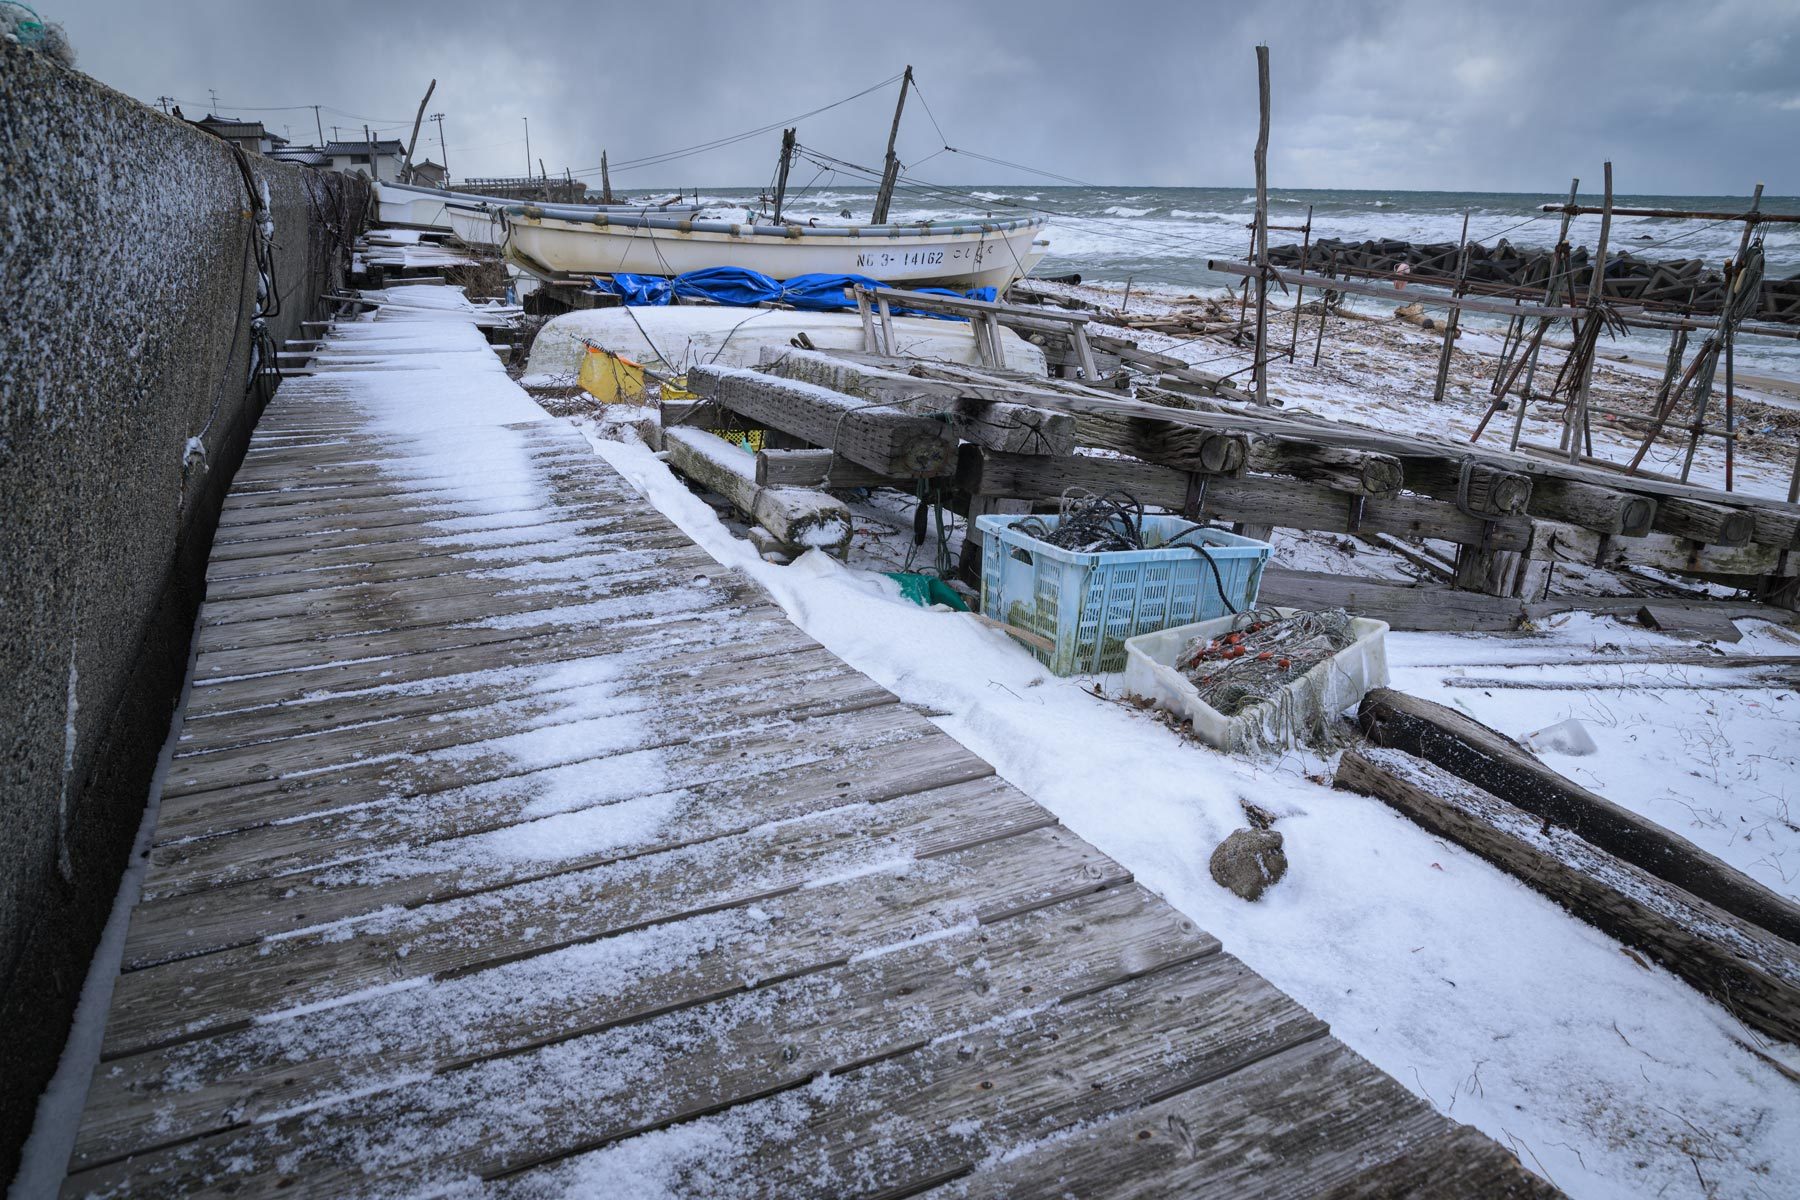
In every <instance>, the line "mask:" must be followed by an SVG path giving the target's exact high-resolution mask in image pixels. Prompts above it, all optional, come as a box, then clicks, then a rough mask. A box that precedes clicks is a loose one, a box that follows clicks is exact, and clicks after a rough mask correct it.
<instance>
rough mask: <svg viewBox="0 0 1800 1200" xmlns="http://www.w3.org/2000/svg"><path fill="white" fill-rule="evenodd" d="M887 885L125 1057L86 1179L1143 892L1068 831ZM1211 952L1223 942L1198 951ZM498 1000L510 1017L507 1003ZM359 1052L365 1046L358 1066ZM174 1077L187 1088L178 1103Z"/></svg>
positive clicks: (105, 1089) (89, 1122)
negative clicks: (475, 1065) (261, 1127)
mask: <svg viewBox="0 0 1800 1200" xmlns="http://www.w3.org/2000/svg"><path fill="white" fill-rule="evenodd" d="M878 878H879V882H880V887H881V894H882V897H883V902H882V903H880V904H870V903H868V902H867V896H868V892H867V889H868V887H869V877H866V876H865V877H858V878H852V879H846V880H842V881H838V882H834V883H827V884H825V885H824V886H821V887H816V888H806V889H802V890H800V891H796V892H793V893H790V894H789V895H787V896H785V897H784V898H783V899H782V900H781V902H780V903H779V904H770V905H764V906H756V905H738V906H735V907H731V908H726V909H722V910H718V911H716V912H710V913H704V914H701V915H697V916H692V917H688V918H685V919H683V920H679V921H672V922H668V923H666V924H663V925H658V926H652V927H650V928H648V929H645V930H641V931H638V932H636V933H628V934H622V935H619V936H618V937H615V938H611V939H604V940H602V941H599V942H596V943H592V944H589V945H584V946H577V947H571V948H567V949H564V950H559V951H552V952H550V953H548V954H543V955H537V956H533V957H531V958H526V959H522V960H519V961H516V962H512V963H507V964H503V965H501V966H498V967H494V968H491V969H490V970H487V971H481V972H475V973H472V974H468V975H463V976H460V977H457V978H454V979H448V980H443V981H440V982H437V983H436V984H434V985H433V986H431V987H428V988H423V989H419V988H415V989H409V990H406V991H402V992H398V993H393V994H388V995H383V996H381V997H378V998H373V997H372V998H368V999H364V1000H361V1001H352V1002H350V1003H349V1004H346V1005H342V1006H339V1007H336V1008H333V1009H328V1010H324V1011H321V1012H311V1013H298V1014H295V1015H293V1016H291V1017H288V1018H286V1019H283V1020H281V1021H278V1022H274V1023H262V1024H256V1025H251V1026H248V1027H247V1028H244V1029H240V1030H237V1031H235V1032H231V1033H225V1034H221V1035H219V1036H218V1037H216V1038H211V1039H208V1040H206V1041H203V1042H188V1043H183V1044H181V1045H177V1046H170V1047H165V1048H163V1049H160V1050H153V1051H148V1052H146V1053H144V1054H138V1055H132V1056H130V1057H127V1058H122V1059H116V1060H114V1061H113V1062H112V1063H110V1064H109V1065H108V1067H107V1068H106V1069H104V1070H102V1071H98V1072H96V1073H95V1076H94V1081H93V1084H92V1087H91V1088H90V1092H89V1100H88V1108H87V1112H86V1114H85V1117H84V1120H83V1123H82V1128H81V1134H80V1139H79V1141H78V1142H77V1144H76V1147H75V1153H74V1156H73V1158H72V1160H71V1165H72V1167H73V1168H74V1169H76V1170H84V1169H89V1168H92V1167H96V1166H100V1165H102V1164H104V1163H107V1162H110V1161H113V1160H115V1159H117V1158H119V1157H121V1156H123V1155H125V1154H131V1153H142V1152H144V1151H147V1150H151V1149H155V1148H158V1147H160V1146H166V1145H173V1144H178V1143H180V1142H183V1141H188V1140H191V1139H193V1138H196V1137H200V1136H203V1135H205V1134H208V1133H213V1132H217V1131H219V1130H224V1129H229V1128H233V1127H236V1126H240V1125H242V1124H244V1123H245V1122H250V1121H255V1120H258V1119H262V1118H266V1117H269V1116H272V1115H274V1114H276V1113H279V1112H282V1111H286V1110H293V1109H296V1108H299V1107H302V1106H304V1105H308V1104H316V1103H320V1102H322V1101H328V1100H329V1099H331V1098H332V1097H333V1096H338V1095H343V1094H345V1093H349V1092H353V1091H358V1090H367V1089H369V1088H370V1087H371V1086H372V1085H375V1084H379V1083H381V1082H388V1083H390V1084H398V1083H401V1082H403V1081H404V1080H405V1079H406V1078H407V1077H409V1076H416V1075H418V1074H420V1073H430V1072H434V1071H441V1070H444V1069H446V1068H448V1067H453V1066H457V1065H460V1064H464V1063H469V1062H474V1061H480V1060H482V1059H486V1058H492V1057H495V1056H497V1055H501V1054H505V1053H508V1052H511V1051H516V1050H520V1049H525V1048H527V1047H528V1046H530V1045H531V1044H533V1043H548V1042H551V1041H554V1040H558V1039H566V1038H569V1037H574V1036H580V1035H584V1034H591V1033H597V1032H600V1031H601V1030H605V1029H608V1028H612V1027H615V1026H619V1025H623V1024H625V1023H627V1022H631V1021H638V1020H644V1019H646V1018H650V1017H654V1016H657V1015H659V1014H662V1013H666V1012H671V1011H674V1010H676V1009H679V1008H683V1007H688V1006H691V1005H696V1004H704V1003H707V1002H710V1001H714V1000H720V999H724V998H726V997H728V996H731V995H734V994H737V993H741V992H745V991H747V990H750V989H752V988H754V987H758V986H767V984H769V983H772V982H775V981H779V980H783V979H789V978H795V977H799V976H802V975H806V974H810V973H813V972H816V971H820V970H825V969H829V968H831V967H836V966H841V965H843V964H844V963H846V962H848V961H849V960H850V959H851V958H853V957H855V956H856V955H857V954H859V953H867V952H869V951H873V950H876V949H879V948H881V947H884V946H892V945H895V944H899V943H904V942H907V941H909V940H916V939H922V938H932V937H934V936H942V934H943V933H945V932H948V931H951V930H953V929H954V928H955V927H957V926H958V925H963V924H967V923H970V922H973V923H975V924H978V925H991V924H994V923H997V922H1003V921H1006V920H1007V919H1009V918H1011V917H1014V916H1017V915H1019V914H1021V913H1027V912H1032V911H1034V910H1036V909H1040V908H1045V907H1048V906H1051V905H1055V904H1061V903H1063V902H1065V901H1067V900H1070V899H1072V898H1074V897H1077V896H1081V895H1086V894H1091V893H1094V892H1100V891H1105V890H1107V889H1112V888H1126V887H1128V885H1129V883H1130V875H1129V873H1127V872H1125V871H1124V870H1123V869H1121V868H1120V867H1118V866H1117V865H1116V864H1114V863H1112V862H1111V861H1110V860H1108V859H1107V858H1105V856H1103V855H1100V854H1098V853H1097V852H1095V851H1094V850H1093V849H1092V848H1091V847H1088V846H1087V845H1086V844H1085V843H1083V842H1081V841H1080V840H1079V839H1077V838H1075V837H1073V836H1072V835H1071V834H1069V833H1068V831H1066V830H1062V829H1055V828H1051V829H1042V830H1037V831H1034V832H1031V833H1025V834H1021V835H1019V836H1018V837H1016V838H1006V839H1003V840H1001V841H997V842H989V843H986V844H984V845H981V846H976V847H972V848H970V849H967V850H959V851H955V852H953V853H950V854H947V855H944V856H943V857H941V858H939V859H936V860H933V862H932V864H931V865H930V866H929V867H922V868H921V867H914V868H912V869H906V870H896V871H892V872H888V873H885V874H883V875H881V876H879V877H878ZM1133 890H1135V889H1133ZM1188 936H1189V937H1191V936H1192V935H1191V934H1190V935H1188ZM1202 936H1204V935H1202ZM1207 945H1211V946H1215V947H1216V942H1212V943H1207V944H1202V945H1201V946H1199V947H1197V948H1198V949H1205V948H1206V946H1207ZM500 998H505V999H506V1003H503V1004H496V1003H495V1001H496V1000H497V999H500ZM345 1045H353V1046H358V1047H363V1048H364V1049H363V1052H362V1053H360V1054H358V1055H355V1056H346V1055H344V1054H342V1053H341V1050H342V1047H344V1046H345ZM170 1078H181V1079H183V1080H186V1081H188V1086H186V1087H183V1088H181V1089H179V1090H171V1089H168V1088H166V1087H165V1086H163V1084H164V1081H166V1080H168V1079H170Z"/></svg>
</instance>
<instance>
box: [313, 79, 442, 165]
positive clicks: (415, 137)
mask: <svg viewBox="0 0 1800 1200" xmlns="http://www.w3.org/2000/svg"><path fill="white" fill-rule="evenodd" d="M435 91H437V80H435V79H434V80H432V81H431V83H430V84H429V85H427V87H426V88H425V98H424V99H423V100H421V101H419V112H418V115H416V116H415V117H413V130H412V137H410V138H408V139H407V140H406V161H405V162H404V163H403V164H401V167H400V178H402V179H404V180H405V181H406V182H407V183H411V182H412V177H413V169H412V160H413V147H415V146H417V145H418V144H419V126H420V125H423V124H424V123H425V106H426V105H427V104H430V103H431V93H433V92H435ZM314 116H315V117H316V116H317V114H316V113H315V114H314ZM372 155H373V152H371V156H372Z"/></svg>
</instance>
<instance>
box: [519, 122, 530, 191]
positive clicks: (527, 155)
mask: <svg viewBox="0 0 1800 1200" xmlns="http://www.w3.org/2000/svg"><path fill="white" fill-rule="evenodd" d="M519 120H521V121H523V122H525V181H526V182H527V183H529V182H530V181H531V118H530V117H520V118H519Z"/></svg>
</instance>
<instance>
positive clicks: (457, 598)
mask: <svg viewBox="0 0 1800 1200" xmlns="http://www.w3.org/2000/svg"><path fill="white" fill-rule="evenodd" d="M694 579H702V580H705V582H704V583H694V582H692V580H694ZM478 582H482V583H485V584H486V587H485V588H475V589H473V590H462V589H456V588H449V587H446V588H444V589H443V594H441V595H440V594H438V589H414V590H408V591H398V590H396V591H389V592H387V593H386V594H385V595H380V596H378V597H375V598H372V599H371V600H370V601H369V604H368V607H367V609H366V611H363V612H356V611H350V612H326V613H323V614H321V615H319V616H285V617H282V618H281V619H279V620H260V621H256V620H252V621H240V622H237V623H235V624H225V625H203V626H202V627H201V629H200V634H199V637H198V638H197V639H196V641H195V644H196V646H197V648H198V649H199V651H200V653H202V654H206V653H222V652H227V651H235V652H239V653H240V654H242V652H245V651H251V650H261V649H264V648H267V647H271V646H278V645H281V644H283V643H288V642H316V641H329V640H331V639H334V638H340V637H357V636H362V635H365V634H369V633H374V632H377V631H379V630H383V629H417V628H423V627H431V626H439V625H450V624H456V623H460V622H472V623H477V624H480V623H506V624H513V625H518V626H527V627H529V626H548V625H557V624H560V625H563V626H568V627H572V626H575V625H578V624H583V623H591V622H599V621H610V620H625V619H629V618H633V617H648V616H656V615H674V614H676V613H695V612H701V611H704V610H707V609H715V610H716V609H723V608H728V607H730V606H732V605H733V604H735V603H737V602H738V601H739V599H740V597H742V596H743V595H744V594H745V593H746V591H747V590H749V589H753V588H754V587H755V585H754V584H751V583H749V582H748V581H745V580H740V579H739V578H738V577H735V576H733V575H731V574H728V573H727V572H725V571H724V570H723V569H719V570H717V571H713V572H708V573H705V574H700V573H696V572H668V571H645V572H634V573H629V574H626V575H622V576H620V577H619V578H617V579H596V580H593V581H588V582H583V581H574V582H570V583H564V584H556V585H546V586H544V587H543V588H542V589H541V590H536V589H533V588H531V587H528V586H518V585H509V584H508V583H506V582H504V581H500V580H484V581H478ZM243 603H246V604H254V603H257V602H256V601H244V602H243ZM243 657H244V659H245V661H246V662H250V661H256V662H262V661H265V660H263V659H261V657H260V655H249V654H244V655H243ZM265 669H266V668H265Z"/></svg>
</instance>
